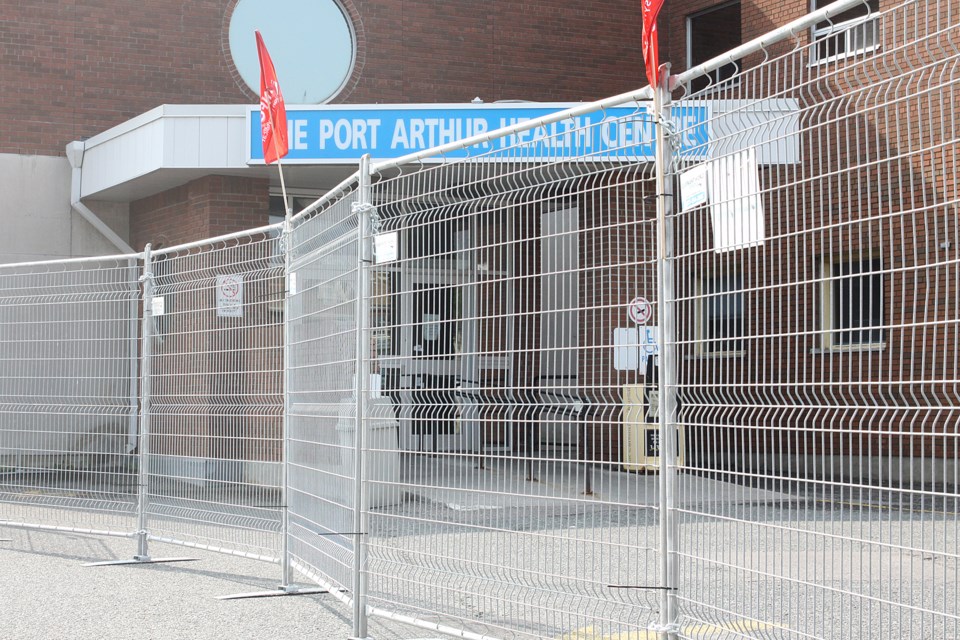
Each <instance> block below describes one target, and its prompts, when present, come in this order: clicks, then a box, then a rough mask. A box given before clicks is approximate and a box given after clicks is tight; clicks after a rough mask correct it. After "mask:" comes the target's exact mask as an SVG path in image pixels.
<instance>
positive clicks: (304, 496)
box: [287, 184, 359, 590]
mask: <svg viewBox="0 0 960 640" xmlns="http://www.w3.org/2000/svg"><path fill="white" fill-rule="evenodd" d="M356 202H357V193H356V184H351V185H349V186H346V187H344V189H343V191H342V192H341V193H338V194H336V197H335V198H331V199H330V200H329V202H327V203H325V204H324V205H322V206H320V207H318V209H317V210H315V211H312V212H310V213H309V214H307V215H305V216H301V217H299V218H298V219H296V220H295V221H294V226H293V230H292V235H291V240H290V249H289V250H290V252H291V263H290V269H289V292H290V302H289V315H290V317H289V324H288V331H289V358H290V362H289V365H288V371H289V373H288V375H289V378H288V379H289V394H288V395H289V398H288V402H289V417H288V430H289V432H288V434H287V438H288V439H289V442H288V447H289V449H288V450H289V467H288V478H289V484H288V505H289V518H290V529H289V531H290V534H289V535H290V553H291V557H292V558H293V561H294V565H295V566H296V567H297V568H298V569H300V570H301V571H302V572H304V573H306V574H307V575H310V576H313V577H315V578H317V579H319V580H320V581H321V582H323V583H326V584H329V585H334V586H336V587H339V588H345V589H351V590H352V589H353V582H352V576H353V574H354V562H353V561H354V549H355V546H356V539H357V535H356V534H357V533H358V531H357V525H356V523H355V520H354V518H355V514H356V510H355V508H354V507H355V505H357V501H356V497H355V495H356V481H357V480H356V478H357V474H356V465H355V440H354V436H355V433H356V415H357V413H356V410H357V396H356V371H357V340H358V333H357V326H358V313H357V304H358V295H357V292H358V288H357V284H358V269H357V266H358V262H357V260H358V255H357V246H358V233H359V231H358V229H359V228H358V225H357V219H358V217H357V213H355V212H354V207H353V205H354V204H355V203H356Z"/></svg>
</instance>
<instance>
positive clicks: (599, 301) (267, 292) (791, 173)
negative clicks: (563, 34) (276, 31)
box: [0, 0, 960, 640]
mask: <svg viewBox="0 0 960 640" xmlns="http://www.w3.org/2000/svg"><path fill="white" fill-rule="evenodd" d="M864 7H866V8H868V4H867V3H864V2H861V1H860V0H850V1H846V0H845V1H843V2H838V3H835V4H833V5H830V6H829V7H826V8H825V9H822V10H820V11H818V12H815V13H812V14H810V15H808V16H806V17H804V18H802V19H800V20H797V21H794V22H792V23H790V24H788V25H785V26H783V27H781V28H779V29H777V30H775V31H774V32H771V33H770V34H767V35H766V36H764V37H763V38H760V39H757V40H754V41H751V42H749V43H746V44H744V45H743V46H741V47H738V48H737V49H735V50H733V51H731V52H728V53H727V54H724V55H723V56H721V57H718V58H715V59H713V60H711V61H708V62H706V63H704V64H702V65H699V66H697V67H695V68H692V69H690V70H688V71H685V72H683V73H680V74H678V75H676V76H671V75H670V74H669V69H667V68H665V69H663V74H664V77H663V79H664V82H663V83H662V86H663V87H667V88H662V89H660V90H659V91H657V92H656V93H655V92H654V91H653V90H651V89H650V88H645V89H641V90H638V91H636V92H632V93H628V94H623V95H620V96H614V97H612V98H609V99H607V100H603V101H600V102H597V103H591V104H587V105H581V106H578V107H577V108H575V109H572V110H569V111H566V112H559V113H557V114H553V115H550V116H546V117H544V118H541V119H539V120H536V121H531V122H526V123H520V124H517V125H515V126H512V127H510V128H507V129H503V130H501V131H495V132H489V133H484V134H483V135H480V136H476V137H474V138H468V139H466V140H462V141H459V142H457V143H455V144H450V145H446V146H443V147H437V148H435V149H431V150H428V151H425V152H420V153H417V154H414V155H411V156H407V157H404V158H400V159H397V160H393V161H389V162H382V163H374V164H371V162H370V161H369V160H368V159H365V160H364V162H363V163H362V165H361V166H360V168H359V170H358V172H357V173H356V174H354V175H353V176H351V177H350V178H348V179H347V180H345V181H344V182H343V183H342V184H341V185H339V186H338V187H337V188H335V189H334V190H332V191H331V192H330V193H328V194H327V195H325V196H324V197H323V198H320V199H319V200H317V201H316V202H315V203H313V204H312V205H311V206H310V207H307V208H306V209H305V210H303V211H301V212H300V213H298V214H297V215H295V216H293V217H292V218H291V219H290V220H289V221H288V222H286V223H284V224H283V225H277V226H273V227H264V228H261V229H255V230H252V231H250V232H245V233H240V234H234V235H232V236H227V237H223V238H216V239H212V240H205V241H202V242H197V243H193V244H190V245H184V246H180V247H173V248H169V249H162V250H158V251H152V250H150V249H149V248H148V249H147V251H146V252H145V253H144V254H142V255H133V256H119V257H110V258H98V259H91V260H82V261H64V262H57V263H42V264H29V265H7V266H0V327H3V328H4V331H3V332H2V333H3V335H2V336H0V506H2V509H3V512H2V514H0V526H25V527H35V528H44V529H56V530H64V531H82V532H88V533H104V534H109V535H124V536H130V537H134V538H136V539H137V540H138V548H137V552H136V555H137V557H138V558H141V559H147V558H148V557H149V553H148V543H149V541H151V540H163V541H168V542H175V543H179V544H182V545H185V546H194V547H201V548H206V549H214V550H217V551H223V552H227V553H233V554H239V555H244V556H249V557H255V558H258V559H263V560H268V561H272V562H277V563H279V564H280V565H281V567H282V573H283V575H282V586H283V588H284V589H288V588H289V589H290V590H291V591H295V589H294V588H292V585H293V583H294V582H296V581H297V580H298V579H302V580H307V581H311V582H315V583H318V584H319V585H321V586H323V587H324V588H326V589H327V590H328V591H329V593H330V594H331V597H335V598H337V599H339V600H341V601H343V603H344V604H345V605H347V606H350V607H351V608H352V618H353V621H354V629H353V631H354V636H355V637H357V638H363V637H367V636H368V635H370V633H369V628H368V622H369V618H370V617H371V616H374V617H380V618H388V619H391V620H396V621H401V622H404V623H407V624H410V625H414V626H416V627H420V628H422V629H430V630H433V631H435V632H438V633H443V634H448V635H452V636H455V637H461V638H474V639H476V638H550V639H561V638H563V639H565V640H587V639H590V640H599V639H610V640H612V639H614V638H620V639H622V638H627V637H630V638H644V637H657V636H659V637H661V638H671V639H672V638H703V637H711V638H764V637H777V638H845V639H846V638H878V637H884V638H901V637H910V638H950V637H952V638H958V637H960V610H958V604H957V603H958V594H957V590H956V585H957V582H958V576H960V563H958V560H960V558H958V554H957V551H956V548H957V537H958V536H957V528H958V515H957V508H956V501H955V494H956V490H957V487H958V478H960V475H958V474H960V470H958V468H957V438H958V435H957V428H956V425H957V416H958V412H960V392H958V391H957V389H958V379H960V376H958V371H957V367H958V360H957V358H956V357H955V353H954V352H955V351H956V349H957V345H958V339H960V333H958V327H960V308H958V302H957V297H956V290H957V284H958V282H960V275H958V274H960V259H958V257H957V255H956V242H957V237H956V236H957V233H958V231H960V222H958V207H960V196H958V187H957V179H956V176H957V173H958V172H957V148H958V145H960V139H958V120H957V107H956V105H957V98H958V95H957V93H958V90H957V86H958V77H957V76H958V73H960V11H958V9H957V7H956V6H955V5H954V4H952V0H911V1H908V2H901V3H899V4H896V5H895V6H890V7H887V6H886V5H884V6H882V9H883V11H882V12H880V13H869V12H867V10H866V9H863V8H864ZM851 11H853V13H850V12H851ZM860 13H862V14H863V15H860ZM851 16H853V17H852V18H851ZM834 21H839V22H837V23H836V24H834Z"/></svg>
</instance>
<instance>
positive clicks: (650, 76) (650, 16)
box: [640, 0, 663, 87]
mask: <svg viewBox="0 0 960 640" xmlns="http://www.w3.org/2000/svg"><path fill="white" fill-rule="evenodd" d="M662 7H663V0H640V11H641V13H642V14H643V33H642V35H641V38H640V46H641V48H642V50H643V62H644V65H645V66H646V68H647V80H649V81H650V86H652V87H656V86H657V85H658V84H660V78H659V69H660V55H659V48H660V46H659V43H658V42H657V15H658V14H659V13H660V9H661V8H662Z"/></svg>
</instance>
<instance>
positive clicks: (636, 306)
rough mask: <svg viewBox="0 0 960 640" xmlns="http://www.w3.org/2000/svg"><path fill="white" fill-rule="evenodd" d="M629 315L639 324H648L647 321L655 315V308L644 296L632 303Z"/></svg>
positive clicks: (628, 311)
mask: <svg viewBox="0 0 960 640" xmlns="http://www.w3.org/2000/svg"><path fill="white" fill-rule="evenodd" d="M627 315H628V316H629V317H630V319H631V320H633V321H634V322H636V323H637V324H647V320H649V319H650V316H652V315H653V306H651V304H650V301H649V300H647V299H646V298H644V297H643V296H637V297H636V298H634V299H633V300H631V301H630V306H629V308H628V309H627Z"/></svg>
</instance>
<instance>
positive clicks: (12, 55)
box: [0, 0, 642, 155]
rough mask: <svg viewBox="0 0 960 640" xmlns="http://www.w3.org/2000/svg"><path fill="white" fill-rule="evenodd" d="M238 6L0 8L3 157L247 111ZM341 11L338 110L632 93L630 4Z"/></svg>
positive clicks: (417, 1) (5, 4) (415, 5)
mask: <svg viewBox="0 0 960 640" xmlns="http://www.w3.org/2000/svg"><path fill="white" fill-rule="evenodd" d="M234 4H235V0H195V1H193V2H187V3H184V2H176V1H174V0H154V1H152V2H148V3H131V2H128V1H126V0H104V1H102V2H96V3H93V2H81V1H79V0H63V1H62V2H22V1H20V0H0V95H3V96H4V99H3V101H0V153H20V154H40V155H62V154H63V152H64V146H65V145H66V144H67V143H68V142H70V141H72V140H79V139H82V138H84V137H89V136H93V135H95V134H97V133H99V132H101V131H104V130H106V129H108V128H110V127H112V126H114V125H117V124H119V123H121V122H124V121H126V120H128V119H130V118H132V117H133V116H136V115H138V114H141V113H143V112H145V111H148V110H149V109H152V108H153V107H156V106H157V105H160V104H169V103H173V104H178V103H180V104H216V103H253V102H256V99H257V98H256V96H255V94H254V93H253V92H251V91H250V90H249V89H247V88H246V86H245V85H244V84H243V83H242V81H241V80H240V79H239V76H238V75H237V73H236V69H235V68H234V67H233V63H232V60H231V57H230V54H229V45H228V38H227V35H228V28H229V16H230V13H231V11H232V8H233V6H234ZM343 4H344V5H345V6H346V7H347V9H348V11H349V12H350V13H352V14H353V15H354V17H355V19H354V22H355V29H356V32H357V39H358V56H357V65H356V70H355V73H354V77H353V78H352V79H351V81H350V82H349V83H348V85H347V88H346V90H345V91H344V92H343V93H342V94H341V95H340V96H339V97H338V98H336V99H335V101H336V102H351V103H375V102H380V103H389V102H466V101H469V100H472V99H473V98H474V97H476V96H480V97H482V98H483V99H484V100H485V101H487V102H492V101H494V100H501V99H524V100H541V101H545V100H569V101H579V100H592V99H596V98H601V97H604V96H607V95H612V94H615V93H620V92H623V91H627V90H629V89H632V88H635V87H637V86H639V85H640V83H641V78H642V64H641V61H640V46H639V33H640V5H639V3H638V2H636V1H635V0H604V1H603V2H592V3H579V4H571V3H569V2H565V1H561V0H540V1H538V2H525V3H522V4H518V3H515V2H511V1H509V0H492V1H490V2H485V3H479V4H477V5H476V6H475V7H474V6H472V5H465V4H463V3H453V4H444V3H437V2H426V1H425V0H343ZM468 8H469V10H466V9H468ZM251 46H253V35H252V34H251ZM280 71H281V73H282V70H280Z"/></svg>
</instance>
